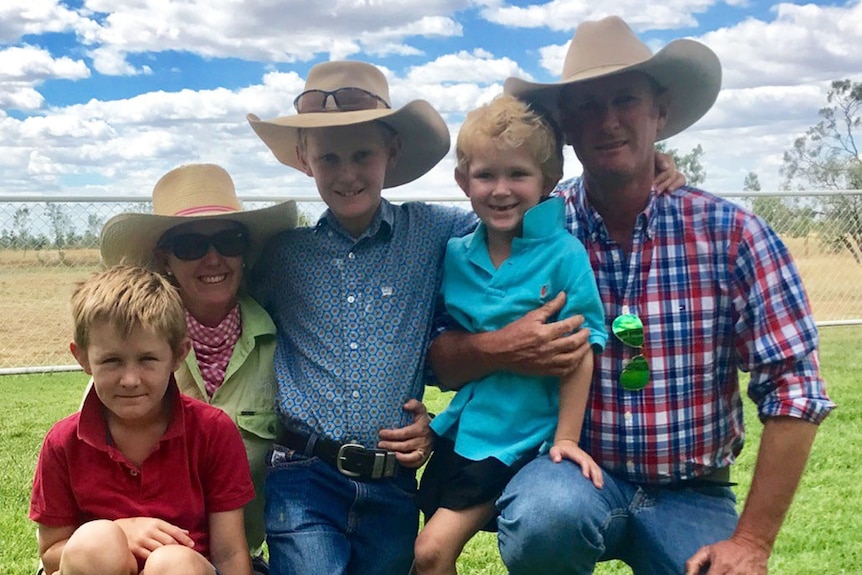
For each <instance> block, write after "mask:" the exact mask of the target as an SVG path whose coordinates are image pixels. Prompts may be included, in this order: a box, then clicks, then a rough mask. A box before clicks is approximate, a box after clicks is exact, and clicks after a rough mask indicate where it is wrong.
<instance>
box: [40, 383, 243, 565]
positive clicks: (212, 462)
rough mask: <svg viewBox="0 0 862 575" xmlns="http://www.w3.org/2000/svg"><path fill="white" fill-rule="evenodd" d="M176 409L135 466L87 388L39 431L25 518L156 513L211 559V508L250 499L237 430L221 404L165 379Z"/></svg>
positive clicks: (72, 520)
mask: <svg viewBox="0 0 862 575" xmlns="http://www.w3.org/2000/svg"><path fill="white" fill-rule="evenodd" d="M167 393H168V394H173V395H174V397H175V402H174V406H175V407H174V412H173V416H172V419H171V422H170V424H169V425H168V428H167V430H166V431H165V434H164V435H163V436H162V438H161V439H160V440H159V443H158V444H157V445H156V447H155V449H154V450H153V452H152V453H151V454H150V455H149V456H148V457H147V458H146V460H144V463H143V465H142V466H141V467H140V468H138V467H136V466H135V465H134V464H133V463H131V462H130V461H129V460H128V459H126V458H125V457H124V456H123V454H122V453H121V452H120V451H119V450H118V449H116V448H115V447H114V446H113V445H111V441H110V436H109V434H108V429H107V426H106V424H105V420H104V418H103V416H102V410H103V409H104V407H103V405H102V402H101V401H99V398H98V396H97V395H96V392H95V390H90V393H89V394H88V395H87V398H86V399H85V400H84V405H83V406H82V408H81V411H80V412H78V413H74V414H72V415H70V416H69V417H67V418H65V419H62V420H60V421H59V422H57V423H56V424H54V426H53V427H52V428H51V430H50V431H49V432H48V435H47V436H46V437H45V442H44V444H43V445H42V451H41V452H40V453H39V462H38V463H37V465H36V477H35V479H34V481H33V496H32V498H31V500H30V519H32V520H33V521H36V522H37V523H40V524H42V525H47V526H51V527H63V526H68V525H75V526H79V525H81V524H83V523H85V522H87V521H91V520H93V519H111V520H113V519H122V518H126V517H157V518H159V519H163V520H165V521H167V522H169V523H172V524H173V525H176V526H178V527H182V528H183V529H188V531H189V536H190V537H191V538H192V539H193V540H194V542H195V547H194V549H195V550H196V551H198V552H199V553H201V554H202V555H204V556H205V557H207V558H208V557H209V527H208V525H209V514H210V513H216V512H220V511H230V510H232V509H238V508H240V507H242V506H244V505H245V504H246V503H248V502H249V501H251V499H252V498H253V497H254V487H253V486H252V482H251V473H250V471H249V467H248V458H247V457H246V454H245V448H244V446H243V443H242V439H241V437H240V434H239V431H238V430H237V428H236V425H234V423H233V421H231V419H230V418H229V417H228V416H227V415H225V413H224V412H222V411H221V410H220V409H218V408H215V407H212V406H210V405H207V404H205V403H203V402H201V401H198V400H196V399H192V398H190V397H186V396H185V395H181V394H180V393H179V390H178V389H177V385H176V382H175V381H174V380H173V377H171V384H170V386H169V387H168V391H167Z"/></svg>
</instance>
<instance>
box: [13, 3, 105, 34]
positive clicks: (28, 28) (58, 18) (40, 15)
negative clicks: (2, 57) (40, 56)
mask: <svg viewBox="0 0 862 575" xmlns="http://www.w3.org/2000/svg"><path fill="white" fill-rule="evenodd" d="M88 26H89V22H88V21H87V19H85V18H82V17H81V16H80V15H78V14H77V13H75V12H74V11H73V10H70V9H69V8H67V7H66V6H64V5H63V4H62V3H60V2H59V1H58V0H3V2H2V3H0V42H17V41H18V40H19V39H20V38H21V37H22V36H24V35H28V34H44V33H46V32H74V31H75V30H79V29H86V28H87V27H88Z"/></svg>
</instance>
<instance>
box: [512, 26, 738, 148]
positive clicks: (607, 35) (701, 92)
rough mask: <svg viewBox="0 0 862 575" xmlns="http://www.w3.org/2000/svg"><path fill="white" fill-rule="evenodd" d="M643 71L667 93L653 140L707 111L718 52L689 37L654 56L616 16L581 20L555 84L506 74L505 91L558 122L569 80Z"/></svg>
mask: <svg viewBox="0 0 862 575" xmlns="http://www.w3.org/2000/svg"><path fill="white" fill-rule="evenodd" d="M636 71H637V72H643V73H644V74H646V75H648V76H650V77H651V78H652V79H653V80H655V81H656V83H658V85H659V86H660V87H661V88H662V89H663V90H664V92H665V93H667V94H668V96H669V98H668V100H669V101H668V110H667V122H666V123H665V126H664V128H662V129H661V131H659V133H658V135H657V137H656V140H664V139H666V138H670V137H671V136H673V135H675V134H678V133H680V132H682V131H683V130H685V129H686V128H688V127H689V126H691V125H692V124H694V123H695V122H697V121H698V120H699V119H700V118H701V117H702V116H703V115H704V114H706V113H707V112H708V111H709V109H710V108H711V107H712V105H713V104H714V103H715V100H716V98H717V97H718V92H719V90H720V89H721V63H720V62H719V60H718V56H716V55H715V53H714V52H713V51H712V50H710V49H709V48H708V47H706V46H705V45H703V44H701V43H700V42H695V41H694V40H688V39H680V40H674V41H672V42H670V43H669V44H667V45H666V46H665V47H664V48H662V49H661V50H659V51H658V52H656V53H655V54H653V53H652V51H651V50H650V49H649V47H648V46H647V45H646V44H644V43H643V42H641V41H640V39H638V37H637V36H636V35H635V33H634V32H633V31H632V29H631V28H629V26H628V24H626V23H625V22H624V21H623V20H622V19H621V18H619V17H618V16H608V17H607V18H603V19H601V20H596V21H592V22H584V23H583V24H581V25H580V26H578V28H577V29H576V30H575V35H574V37H572V41H571V43H570V44H569V50H568V52H567V53H566V59H565V61H564V63H563V73H562V79H561V80H560V81H559V82H554V83H550V84H541V83H537V82H528V81H526V80H521V79H520V78H514V77H511V78H508V79H507V80H506V83H505V84H504V86H503V90H504V91H505V92H506V93H507V94H511V95H513V96H516V97H518V98H520V99H522V100H525V101H528V102H531V103H534V104H537V105H539V106H541V107H543V108H544V109H546V110H548V112H550V114H551V115H552V116H553V117H554V118H555V119H556V120H557V121H559V120H560V98H561V97H562V96H563V90H564V89H565V88H566V87H567V86H570V85H572V84H575V83H580V82H589V81H590V80H595V79H598V78H602V77H606V76H611V75H614V74H623V73H625V72H636Z"/></svg>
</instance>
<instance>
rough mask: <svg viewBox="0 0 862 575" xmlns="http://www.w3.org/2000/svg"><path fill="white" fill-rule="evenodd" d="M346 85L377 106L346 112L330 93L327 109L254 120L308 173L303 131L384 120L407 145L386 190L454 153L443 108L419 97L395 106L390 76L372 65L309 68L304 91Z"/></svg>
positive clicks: (284, 158) (275, 147)
mask: <svg viewBox="0 0 862 575" xmlns="http://www.w3.org/2000/svg"><path fill="white" fill-rule="evenodd" d="M342 88H358V89H359V90H361V91H362V92H364V93H366V95H368V98H367V100H366V103H367V104H368V105H369V106H373V107H371V108H369V109H352V110H348V111H343V110H341V109H339V107H338V104H337V102H336V99H335V98H334V97H332V96H331V95H330V96H329V97H326V96H324V99H323V105H324V108H325V111H312V112H304V113H303V112H299V113H297V114H294V115H292V116H282V117H279V118H274V119H272V120H261V119H260V118H258V117H257V116H255V115H254V114H248V116H247V119H248V122H249V124H251V127H252V128H253V129H254V131H255V133H257V135H258V136H259V137H260V139H261V140H263V142H264V143H265V144H266V145H267V147H269V149H270V150H272V153H273V154H274V155H275V157H276V158H277V159H278V161H280V162H281V163H283V164H287V165H288V166H290V167H292V168H296V169H297V170H300V171H304V168H303V166H302V163H301V162H300V161H299V157H298V156H297V144H298V143H299V130H300V129H306V128H327V127H333V126H350V125H353V124H361V123H364V122H371V121H375V120H377V121H380V122H383V123H384V124H386V125H388V126H389V127H390V128H392V129H393V130H395V132H397V133H398V134H399V135H400V136H401V149H400V151H399V153H398V158H397V160H396V162H395V165H393V166H391V167H390V168H389V170H388V171H387V173H386V178H385V180H384V182H383V187H384V188H393V187H395V186H400V185H402V184H406V183H407V182H412V181H413V180H415V179H417V178H419V177H420V176H422V175H424V174H425V173H427V172H428V171H429V170H430V169H431V168H433V167H434V166H435V165H437V162H439V161H440V160H441V159H442V158H443V156H445V155H446V153H447V152H448V151H449V146H450V138H449V129H448V128H447V127H446V122H445V121H443V118H442V117H441V116H440V114H439V113H438V112H437V110H435V109H434V108H433V107H432V106H431V104H429V103H428V102H426V101H425V100H413V101H411V102H409V103H407V104H405V105H404V106H402V107H401V108H398V109H397V110H394V109H392V100H391V99H390V98H389V83H388V82H387V81H386V76H384V75H383V73H382V72H381V71H380V70H379V69H377V68H376V67H375V66H372V65H371V64H366V63H365V62H350V61H339V62H325V63H323V64H317V65H316V66H314V67H312V68H311V70H309V72H308V78H307V79H306V81H305V89H304V90H303V92H302V93H303V94H305V93H307V92H310V91H322V92H324V93H330V94H331V93H332V92H334V91H335V90H339V89H342Z"/></svg>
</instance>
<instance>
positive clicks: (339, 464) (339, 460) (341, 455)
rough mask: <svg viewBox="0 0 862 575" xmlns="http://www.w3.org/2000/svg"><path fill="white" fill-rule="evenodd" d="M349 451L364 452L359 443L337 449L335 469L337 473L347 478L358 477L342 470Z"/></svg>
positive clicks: (351, 472) (347, 444) (354, 473)
mask: <svg viewBox="0 0 862 575" xmlns="http://www.w3.org/2000/svg"><path fill="white" fill-rule="evenodd" d="M349 451H365V446H364V445H361V444H359V443H345V444H344V445H342V446H341V447H339V448H338V456H337V457H336V458H335V468H336V469H338V472H339V473H341V474H342V475H346V476H347V477H359V475H360V474H359V473H356V472H355V471H350V470H348V469H345V468H344V465H343V462H344V460H345V459H347V453H348V452H349Z"/></svg>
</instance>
